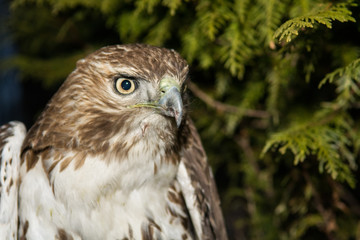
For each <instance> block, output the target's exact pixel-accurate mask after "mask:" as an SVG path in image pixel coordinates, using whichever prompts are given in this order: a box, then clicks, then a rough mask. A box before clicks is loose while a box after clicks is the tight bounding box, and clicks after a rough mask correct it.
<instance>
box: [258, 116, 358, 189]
mask: <svg viewBox="0 0 360 240" xmlns="http://www.w3.org/2000/svg"><path fill="white" fill-rule="evenodd" d="M319 115H320V117H319V116H316V117H315V118H314V119H311V121H310V122H305V123H295V124H294V126H290V127H289V128H287V129H286V130H283V131H280V132H278V133H275V134H273V135H272V136H270V138H269V140H268V141H267V143H266V145H265V147H264V149H263V154H265V153H266V152H267V151H269V150H270V148H277V149H278V151H279V152H280V153H281V154H285V153H286V151H287V150H290V151H291V152H292V153H293V154H294V160H293V162H294V164H295V165H297V164H299V163H301V162H303V161H305V159H307V158H308V157H309V156H316V160H318V161H319V172H320V173H322V172H323V171H324V169H325V170H326V172H327V173H329V174H330V175H331V177H332V178H333V179H339V180H340V181H346V182H347V183H348V184H349V185H350V186H351V187H355V179H354V176H353V175H352V173H351V169H350V167H351V166H353V167H354V168H355V166H356V164H355V162H354V157H353V155H352V154H351V152H350V150H349V148H348V147H349V145H350V144H351V139H350V138H349V135H350V131H351V130H352V129H351V125H350V123H349V118H347V117H344V116H342V115H341V113H336V114H335V113H333V112H331V113H330V116H329V114H323V113H322V114H319ZM347 158H349V159H347ZM346 160H347V161H346Z"/></svg>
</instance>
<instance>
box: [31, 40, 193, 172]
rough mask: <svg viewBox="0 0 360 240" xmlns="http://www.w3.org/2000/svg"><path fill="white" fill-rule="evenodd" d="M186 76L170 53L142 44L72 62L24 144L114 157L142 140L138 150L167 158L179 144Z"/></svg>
mask: <svg viewBox="0 0 360 240" xmlns="http://www.w3.org/2000/svg"><path fill="white" fill-rule="evenodd" d="M187 77H188V65H187V63H186V61H185V60H184V59H183V58H181V56H180V55H179V54H178V53H177V52H175V51H174V50H169V49H164V48H158V47H153V46H148V45H143V44H129V45H115V46H108V47H104V48H101V49H99V50H98V51H96V52H94V53H92V54H90V55H89V56H87V57H86V58H84V59H81V60H79V61H78V62H77V66H76V69H75V70H74V71H73V72H72V73H71V74H70V75H69V77H68V78H67V79H66V81H65V82H64V84H63V85H62V86H61V88H60V89H59V91H58V92H57V93H56V94H55V95H54V97H53V98H52V99H51V101H50V102H49V103H48V105H47V108H46V109H45V111H44V112H43V113H42V115H41V116H40V118H39V119H38V121H37V123H36V124H35V125H34V126H33V128H32V129H30V132H29V134H28V136H27V139H32V142H31V143H30V145H31V147H32V148H35V149H36V148H38V149H43V148H46V147H47V144H48V143H49V142H51V143H52V147H55V148H67V149H74V150H76V149H79V150H81V151H86V152H87V153H91V152H92V153H96V154H98V153H104V152H112V153H113V154H114V155H116V157H117V158H123V157H124V155H126V154H127V153H128V151H129V150H130V149H132V147H133V146H134V145H135V144H136V143H138V142H140V141H142V142H144V143H148V144H147V145H146V144H144V145H143V147H144V148H147V147H149V145H151V147H152V148H153V149H154V151H155V150H156V149H165V152H167V153H169V154H170V155H171V152H176V151H177V150H178V149H179V144H180V142H181V141H179V134H178V133H179V131H181V129H182V120H183V119H184V116H185V115H186V110H185V109H184V106H186V105H187V98H186V93H185V87H184V86H185V84H184V82H185V81H186V80H187ZM159 140H161V141H159ZM174 161H175V160H174ZM34 163H36V160H35V161H30V162H29V163H28V167H31V166H33V165H34Z"/></svg>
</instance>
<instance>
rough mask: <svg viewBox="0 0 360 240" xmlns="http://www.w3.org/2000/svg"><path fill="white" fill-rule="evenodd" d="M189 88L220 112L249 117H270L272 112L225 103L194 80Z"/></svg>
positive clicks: (189, 83) (189, 84)
mask: <svg viewBox="0 0 360 240" xmlns="http://www.w3.org/2000/svg"><path fill="white" fill-rule="evenodd" d="M188 87H189V89H190V90H191V91H192V92H193V94H194V95H195V96H196V97H198V98H200V99H201V100H202V101H203V102H205V103H206V104H207V105H208V106H210V107H212V108H214V109H215V110H216V111H218V112H226V113H234V114H240V113H241V114H242V115H244V116H247V117H254V118H269V117H270V114H269V113H268V112H266V111H261V110H254V109H243V108H239V107H236V106H233V105H229V104H225V103H222V102H219V101H216V100H215V99H213V98H212V97H210V96H209V95H208V94H206V93H205V92H204V91H202V90H201V89H200V88H199V87H198V86H196V84H195V83H193V82H190V81H189V82H188Z"/></svg>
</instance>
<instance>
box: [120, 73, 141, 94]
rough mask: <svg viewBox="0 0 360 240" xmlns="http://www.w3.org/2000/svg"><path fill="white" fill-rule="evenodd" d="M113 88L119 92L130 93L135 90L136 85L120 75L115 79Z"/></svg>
mask: <svg viewBox="0 0 360 240" xmlns="http://www.w3.org/2000/svg"><path fill="white" fill-rule="evenodd" d="M115 88H116V90H117V91H118V92H119V93H121V94H130V93H132V92H134V91H135V89H136V88H137V85H136V82H135V81H134V80H132V79H129V78H123V77H120V78H118V79H116V80H115Z"/></svg>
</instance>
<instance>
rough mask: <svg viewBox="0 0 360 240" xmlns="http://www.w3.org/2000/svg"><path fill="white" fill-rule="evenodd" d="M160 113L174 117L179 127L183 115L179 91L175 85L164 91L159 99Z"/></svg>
mask: <svg viewBox="0 0 360 240" xmlns="http://www.w3.org/2000/svg"><path fill="white" fill-rule="evenodd" d="M159 105H160V107H161V110H162V113H163V114H164V115H165V116H169V117H173V118H175V121H176V125H177V127H180V124H181V121H182V117H183V102H182V98H181V94H180V91H179V89H178V88H177V87H175V86H172V87H170V88H169V89H167V91H166V92H165V93H164V95H163V96H162V97H161V98H160V100H159Z"/></svg>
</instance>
